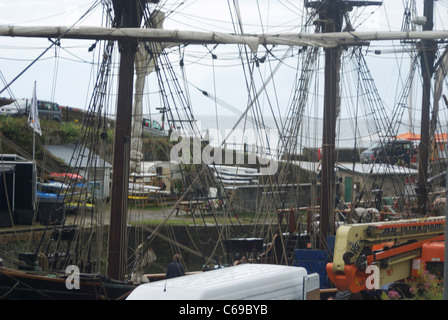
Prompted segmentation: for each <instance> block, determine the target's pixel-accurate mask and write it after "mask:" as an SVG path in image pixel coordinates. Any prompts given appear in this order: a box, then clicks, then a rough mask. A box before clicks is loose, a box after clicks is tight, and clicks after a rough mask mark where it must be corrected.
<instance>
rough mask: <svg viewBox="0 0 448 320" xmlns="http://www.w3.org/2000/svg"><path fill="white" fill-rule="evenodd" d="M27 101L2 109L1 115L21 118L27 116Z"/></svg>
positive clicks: (8, 105) (0, 110) (14, 103)
mask: <svg viewBox="0 0 448 320" xmlns="http://www.w3.org/2000/svg"><path fill="white" fill-rule="evenodd" d="M26 103H27V102H26V100H24V99H23V100H19V101H15V102H13V103H10V104H7V105H5V106H3V107H1V108H0V115H5V116H19V115H22V114H25V110H26Z"/></svg>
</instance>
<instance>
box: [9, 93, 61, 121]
mask: <svg viewBox="0 0 448 320" xmlns="http://www.w3.org/2000/svg"><path fill="white" fill-rule="evenodd" d="M30 107H31V99H19V100H16V101H14V102H13V103H10V104H8V105H5V106H3V107H1V108H0V115H7V116H12V117H14V116H20V115H27V114H28V113H29V111H30ZM37 110H38V113H39V116H40V117H45V118H47V119H49V120H54V121H57V122H61V120H62V111H61V108H60V107H59V105H58V104H57V103H54V102H50V101H43V100H37Z"/></svg>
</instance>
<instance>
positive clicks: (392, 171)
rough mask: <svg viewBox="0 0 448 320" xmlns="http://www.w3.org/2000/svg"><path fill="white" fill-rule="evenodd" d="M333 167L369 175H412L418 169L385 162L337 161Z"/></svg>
mask: <svg viewBox="0 0 448 320" xmlns="http://www.w3.org/2000/svg"><path fill="white" fill-rule="evenodd" d="M335 167H336V168H337V169H339V170H343V171H349V172H354V173H358V174H371V175H413V174H417V173H418V170H416V169H412V168H406V167H400V166H395V165H391V164H387V163H369V164H366V163H355V164H353V163H348V162H346V163H337V164H336V165H335Z"/></svg>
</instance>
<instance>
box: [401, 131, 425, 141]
mask: <svg viewBox="0 0 448 320" xmlns="http://www.w3.org/2000/svg"><path fill="white" fill-rule="evenodd" d="M397 139H403V140H420V135H419V134H416V133H413V132H406V133H403V134H400V135H398V136H397Z"/></svg>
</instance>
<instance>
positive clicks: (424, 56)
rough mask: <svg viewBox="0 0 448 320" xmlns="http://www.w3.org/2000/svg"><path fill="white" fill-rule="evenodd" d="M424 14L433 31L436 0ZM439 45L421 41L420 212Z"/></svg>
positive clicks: (425, 28) (422, 211)
mask: <svg viewBox="0 0 448 320" xmlns="http://www.w3.org/2000/svg"><path fill="white" fill-rule="evenodd" d="M423 14H424V16H425V18H426V22H425V24H424V25H423V31H431V30H433V27H434V21H433V20H434V18H433V16H434V0H425V2H424V8H423ZM436 50H437V45H436V42H435V40H422V41H421V42H420V43H419V52H420V61H421V68H422V81H423V91H422V113H421V133H420V144H419V161H418V181H417V204H418V211H419V213H420V214H422V215H425V214H426V205H427V202H428V189H427V180H428V163H429V150H430V145H429V144H430V137H429V131H430V130H429V115H430V106H431V79H432V76H433V74H434V61H435V55H436Z"/></svg>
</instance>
